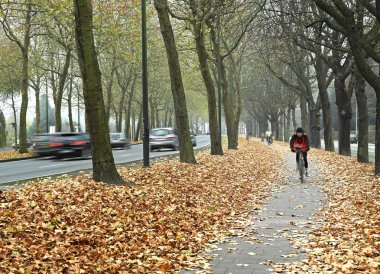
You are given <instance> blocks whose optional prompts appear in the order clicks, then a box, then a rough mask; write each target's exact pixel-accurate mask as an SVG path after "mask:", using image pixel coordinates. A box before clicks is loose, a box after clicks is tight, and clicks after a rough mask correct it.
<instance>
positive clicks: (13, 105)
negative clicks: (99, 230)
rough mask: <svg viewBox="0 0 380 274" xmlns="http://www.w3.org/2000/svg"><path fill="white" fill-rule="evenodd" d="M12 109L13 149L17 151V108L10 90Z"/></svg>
mask: <svg viewBox="0 0 380 274" xmlns="http://www.w3.org/2000/svg"><path fill="white" fill-rule="evenodd" d="M12 111H13V120H14V131H15V132H14V134H15V150H16V151H17V144H18V143H19V142H18V138H17V137H18V136H17V130H18V126H17V110H16V104H15V97H14V91H13V90H12Z"/></svg>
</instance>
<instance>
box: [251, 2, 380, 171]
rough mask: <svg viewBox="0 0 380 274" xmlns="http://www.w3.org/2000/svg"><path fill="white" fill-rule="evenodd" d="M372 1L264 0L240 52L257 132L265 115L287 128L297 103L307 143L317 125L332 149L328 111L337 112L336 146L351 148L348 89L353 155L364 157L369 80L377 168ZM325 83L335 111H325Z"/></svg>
mask: <svg viewBox="0 0 380 274" xmlns="http://www.w3.org/2000/svg"><path fill="white" fill-rule="evenodd" d="M379 4H380V3H377V2H376V3H375V1H367V0H358V1H354V2H352V1H344V0H337V1H326V0H315V1H267V3H266V5H265V9H264V11H263V12H262V13H261V14H260V20H258V21H257V24H256V28H255V34H256V35H255V38H254V39H253V40H252V41H251V43H252V44H251V45H252V47H251V49H250V50H249V51H248V52H247V59H248V61H247V62H251V64H250V65H251V67H253V68H254V69H253V70H254V72H252V74H251V75H254V77H251V78H249V79H248V80H247V81H246V82H245V85H247V86H250V87H252V88H253V92H251V91H248V92H247V93H246V94H245V96H246V100H245V102H246V110H247V115H248V117H253V118H254V119H255V121H256V122H255V125H258V126H259V127H260V131H263V130H264V128H266V122H267V120H269V121H270V122H271V124H272V128H273V129H274V130H275V132H276V133H277V135H279V134H280V132H282V130H281V131H280V130H279V124H281V125H282V126H283V129H284V128H285V130H284V132H285V133H287V134H288V133H289V129H290V128H292V127H294V128H295V127H296V126H297V123H296V118H295V117H296V108H298V107H299V109H300V111H301V126H302V127H303V128H305V129H306V130H307V131H308V132H309V135H310V139H311V145H312V146H313V147H315V148H320V147H321V130H322V129H323V140H324V143H325V149H326V150H328V151H334V150H335V147H334V140H333V125H332V116H333V115H337V116H338V120H339V127H338V141H339V153H340V154H342V155H351V147H350V131H351V124H352V123H351V120H352V118H353V117H352V116H353V115H352V114H353V110H352V104H351V101H352V97H353V96H354V95H355V97H356V103H357V109H358V117H359V119H358V135H359V136H358V139H359V142H358V147H359V149H358V154H357V159H358V161H360V162H368V125H369V121H368V117H369V115H368V102H367V95H366V85H367V84H368V85H369V86H370V87H371V88H372V89H373V90H374V91H375V94H376V98H377V99H376V100H377V103H376V117H377V118H376V136H375V145H376V152H375V154H376V156H375V157H376V159H375V173H376V175H379V174H380V143H379V142H380V139H379V138H380V118H379V117H380V103H379V99H378V98H379V95H380V94H379V91H378V90H379V87H380V86H379V80H380V78H379V76H378V75H379V74H378V66H379V63H378V62H379V60H380V59H379V55H378V50H377V49H378V42H379V37H378V31H379V26H380V25H379V20H378V19H379V15H378V13H377V11H378V10H379V8H380V6H379ZM263 22H265V24H263ZM252 37H253V36H252ZM330 87H332V88H333V90H334V95H335V102H336V105H337V113H336V114H335V113H332V107H331V98H330V97H329V95H330V94H331V93H330V92H329V89H330ZM250 123H251V122H250ZM251 127H252V126H251ZM277 137H279V136H277ZM286 137H288V136H286Z"/></svg>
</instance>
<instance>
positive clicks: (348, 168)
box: [286, 150, 380, 273]
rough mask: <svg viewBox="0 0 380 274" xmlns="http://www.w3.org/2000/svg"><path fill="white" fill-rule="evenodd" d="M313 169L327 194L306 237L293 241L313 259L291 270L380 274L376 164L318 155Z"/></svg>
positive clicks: (289, 267)
mask: <svg viewBox="0 0 380 274" xmlns="http://www.w3.org/2000/svg"><path fill="white" fill-rule="evenodd" d="M310 159H311V163H312V164H311V165H312V168H313V170H314V169H315V172H319V173H320V177H321V180H320V182H318V183H320V184H321V185H322V187H323V189H324V191H325V193H326V194H327V200H326V202H325V203H324V207H323V209H322V210H321V211H320V212H319V213H318V216H317V222H316V224H314V226H313V229H312V230H311V231H310V233H309V234H308V236H307V237H306V238H300V239H293V241H294V244H295V246H298V247H300V248H301V249H302V250H303V251H304V252H306V255H307V259H306V260H302V261H300V262H296V263H292V264H288V265H286V268H287V272H291V273H304V272H310V271H312V272H314V273H327V272H328V273H356V272H359V271H360V272H363V273H380V187H379V182H380V179H379V178H377V177H374V176H373V164H361V163H358V162H356V159H355V158H351V157H345V156H340V155H338V154H335V153H331V152H325V151H322V150H312V151H311V153H310Z"/></svg>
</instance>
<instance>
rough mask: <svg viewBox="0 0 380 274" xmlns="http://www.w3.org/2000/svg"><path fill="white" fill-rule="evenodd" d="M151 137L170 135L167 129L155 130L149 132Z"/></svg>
mask: <svg viewBox="0 0 380 274" xmlns="http://www.w3.org/2000/svg"><path fill="white" fill-rule="evenodd" d="M150 134H151V135H153V136H166V135H169V134H170V131H169V130H167V129H155V130H152V131H151V132H150Z"/></svg>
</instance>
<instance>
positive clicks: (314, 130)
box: [308, 102, 321, 148]
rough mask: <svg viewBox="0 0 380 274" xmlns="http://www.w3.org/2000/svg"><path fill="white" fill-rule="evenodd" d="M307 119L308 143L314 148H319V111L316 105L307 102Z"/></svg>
mask: <svg viewBox="0 0 380 274" xmlns="http://www.w3.org/2000/svg"><path fill="white" fill-rule="evenodd" d="M308 106H309V121H310V135H309V136H310V145H311V146H312V147H314V148H321V136H320V131H321V126H320V121H319V120H320V115H321V114H320V113H319V109H318V108H317V105H316V104H314V103H311V102H309V103H308Z"/></svg>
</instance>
